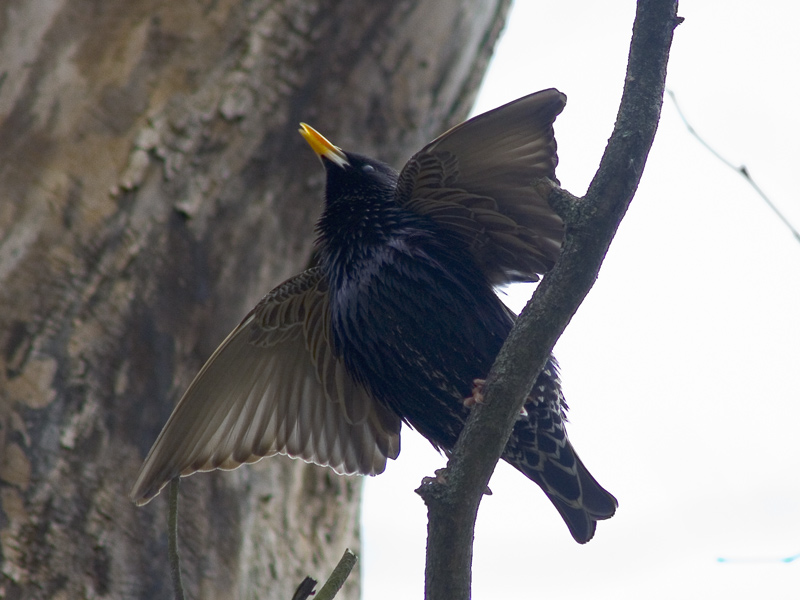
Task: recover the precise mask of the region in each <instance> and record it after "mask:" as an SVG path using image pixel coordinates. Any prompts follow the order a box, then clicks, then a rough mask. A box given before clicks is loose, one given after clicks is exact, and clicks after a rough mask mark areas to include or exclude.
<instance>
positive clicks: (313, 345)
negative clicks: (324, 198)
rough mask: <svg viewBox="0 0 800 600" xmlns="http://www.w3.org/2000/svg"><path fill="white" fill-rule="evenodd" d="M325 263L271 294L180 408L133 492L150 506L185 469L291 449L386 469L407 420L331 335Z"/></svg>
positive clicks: (326, 462) (369, 470)
mask: <svg viewBox="0 0 800 600" xmlns="http://www.w3.org/2000/svg"><path fill="white" fill-rule="evenodd" d="M328 314H329V311H328V295H327V283H326V281H325V279H324V277H323V276H322V274H321V272H320V270H319V269H309V270H308V271H305V272H303V273H301V274H300V275H297V276H296V277H293V278H292V279H289V280H288V281H286V282H285V283H283V284H282V285H280V286H279V287H277V288H276V289H275V290H273V291H272V292H270V293H269V294H268V295H267V296H265V297H264V298H263V299H262V300H261V302H259V303H258V305H257V306H256V307H255V308H254V309H253V310H252V311H251V312H250V314H248V315H247V317H245V318H244V320H243V321H242V322H241V323H240V324H239V326H238V327H236V329H234V330H233V331H232V332H231V334H230V335H229V336H228V337H227V338H226V339H225V341H224V342H222V344H221V345H220V346H219V348H217V350H216V351H215V352H214V354H213V355H212V356H211V358H209V359H208V362H206V364H205V365H204V366H203V368H202V370H201V371H200V373H198V375H197V376H196V377H195V378H194V381H192V383H191V385H190V386H189V388H188V389H187V390H186V393H185V394H184V395H183V397H182V398H181V400H180V402H179V403H178V405H177V406H176V407H175V410H174V411H173V412H172V415H171V416H170V418H169V420H168V421H167V424H166V425H165V426H164V429H163V430H162V431H161V434H160V435H159V436H158V439H157V440H156V443H155V444H154V445H153V448H152V449H151V450H150V453H149V454H148V456H147V458H146V459H145V461H144V464H143V465H142V468H141V470H140V472H139V477H138V479H137V481H136V484H135V485H134V487H133V490H132V491H131V498H132V499H133V500H134V501H135V502H136V503H137V504H145V503H147V502H148V501H149V500H150V499H152V498H153V497H154V496H156V495H157V494H158V492H159V491H160V490H161V488H162V487H163V486H164V485H165V484H166V483H167V482H168V481H169V480H170V479H172V478H174V477H176V476H177V475H179V474H180V475H189V474H191V473H194V472H195V471H210V470H213V469H234V468H236V467H238V466H240V465H242V464H244V463H250V462H255V461H257V460H259V459H260V458H262V457H264V456H269V455H272V454H279V453H280V454H288V455H290V456H294V457H297V458H302V459H305V460H307V461H311V462H314V463H317V464H319V465H323V466H330V467H332V468H333V469H334V470H336V471H337V472H339V473H350V474H352V473H362V474H369V475H373V474H377V473H380V472H382V471H383V470H384V468H385V466H386V459H387V458H396V457H397V455H398V453H399V452H400V437H399V434H400V420H399V419H398V417H397V416H396V415H395V414H393V413H391V412H390V411H388V410H387V409H385V408H384V407H382V406H381V405H379V404H378V403H376V402H374V401H373V400H372V398H371V397H370V395H369V394H368V393H367V391H366V390H365V389H364V388H363V387H362V386H361V385H359V384H357V383H356V382H355V381H353V379H352V378H351V377H350V376H349V375H348V374H347V372H346V371H345V367H344V364H343V363H342V361H341V360H340V359H338V358H337V357H335V356H334V355H333V352H332V350H331V347H330V344H329V341H328V331H329V322H328Z"/></svg>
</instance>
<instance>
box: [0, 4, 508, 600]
mask: <svg viewBox="0 0 800 600" xmlns="http://www.w3.org/2000/svg"><path fill="white" fill-rule="evenodd" d="M508 3H509V2H508V0H495V1H492V2H487V1H485V0H447V1H443V2H436V3H431V2H422V1H421V0H416V1H410V0H409V1H404V2H381V3H377V2H369V1H366V0H363V1H356V0H352V1H349V2H335V1H334V0H327V1H325V0H302V1H298V0H293V1H291V2H289V1H288V0H286V1H271V2H270V1H268V0H252V1H249V2H235V1H234V0H208V1H202V2H200V1H198V2H191V3H187V2H175V3H163V2H155V1H153V0H130V1H128V2H124V3H104V2H96V1H93V0H61V1H55V2H54V1H52V0H8V1H7V2H5V3H4V4H3V7H2V8H1V9H0V11H2V14H0V364H1V365H2V368H1V369H0V452H2V454H1V455H0V509H2V510H1V511H0V551H1V552H2V555H1V556H0V559H2V575H0V597H5V598H148V599H150V598H164V597H168V596H169V594H170V593H171V591H170V583H169V574H168V569H167V567H166V565H165V557H166V535H165V521H166V515H165V500H164V499H163V498H160V499H158V500H156V501H154V502H153V503H151V504H150V505H148V506H147V507H145V508H143V509H137V508H135V507H134V506H133V504H132V503H130V501H129V500H128V499H127V493H128V490H129V488H130V485H131V484H132V482H133V479H134V475H135V473H136V470H137V469H138V467H139V465H140V463H141V460H142V459H143V457H144V455H145V453H146V451H147V450H148V448H149V446H150V444H151V443H152V442H153V441H154V439H155V437H156V435H157V433H158V431H159V429H160V427H161V426H162V425H163V423H164V422H165V420H166V418H167V416H168V415H169V412H170V410H171V408H172V406H173V403H174V401H175V400H176V399H177V398H178V397H179V395H180V393H181V392H182V391H183V389H184V388H185V386H186V385H187V384H188V382H189V381H190V379H191V378H192V376H193V375H194V374H195V373H196V371H197V370H198V369H199V367H200V366H201V364H202V362H203V360H204V359H205V358H207V357H208V355H209V354H210V353H211V352H212V351H213V349H214V347H215V346H216V344H217V343H218V342H219V341H221V339H222V338H223V337H224V335H225V334H226V333H227V332H228V331H229V330H230V329H231V328H232V327H233V326H234V325H235V324H236V323H237V322H238V320H239V319H240V318H241V316H242V315H243V314H244V313H245V312H246V311H247V310H248V309H249V308H250V307H251V306H252V305H253V304H254V303H255V302H256V301H257V300H258V298H259V297H260V296H261V295H262V294H264V293H265V292H266V291H268V290H269V289H270V288H271V287H272V286H273V285H274V284H276V283H278V282H279V281H281V280H282V279H284V278H286V277H288V276H289V275H291V274H293V273H294V272H296V271H298V270H299V269H300V268H301V267H302V266H303V264H304V263H305V262H306V261H307V260H308V257H309V253H310V250H311V242H312V226H313V222H314V219H315V217H316V215H317V214H318V211H319V209H320V198H321V185H322V181H323V177H322V175H323V173H322V169H321V168H320V167H319V164H318V163H317V161H316V158H315V157H314V156H313V154H312V153H311V152H309V151H308V149H307V148H306V147H304V146H305V143H304V142H303V140H302V139H301V138H300V136H299V135H297V134H296V128H297V122H298V121H299V120H301V118H302V119H303V120H305V121H308V122H309V123H312V124H314V125H315V126H318V127H319V128H320V129H321V130H322V131H323V132H324V133H325V134H326V135H329V136H330V137H331V139H333V140H335V141H336V142H337V143H340V144H341V145H342V146H344V147H350V148H354V149H356V148H358V149H359V150H360V151H362V152H365V153H369V154H372V155H374V156H376V157H379V158H381V159H383V160H386V161H388V162H391V163H394V164H396V165H398V166H399V163H401V162H402V160H404V158H405V157H407V156H408V155H409V154H410V153H411V152H412V151H414V150H416V149H418V148H419V147H421V146H422V144H423V143H424V142H425V141H427V140H428V139H430V138H431V137H432V136H433V135H435V134H436V133H438V132H440V131H441V130H442V129H443V128H445V127H447V126H450V125H452V124H454V123H456V122H458V121H460V120H462V119H463V118H464V117H465V116H466V113H467V110H468V108H469V106H470V105H471V103H472V100H473V97H474V93H475V91H476V88H477V85H478V83H479V81H480V78H481V76H482V73H483V70H484V68H485V65H486V62H487V60H488V56H489V54H490V51H491V48H492V46H493V44H494V42H495V40H496V38H497V36H498V33H499V30H500V28H501V26H502V23H503V20H504V17H505V13H506V10H507V7H508ZM360 484H361V482H360V480H359V479H353V478H340V477H337V476H336V475H334V474H333V473H332V472H329V471H327V470H324V469H319V468H317V467H314V466H311V465H306V464H305V463H302V462H298V461H291V460H288V459H283V458H274V459H268V460H266V461H262V462H261V463H259V464H258V465H255V466H251V467H247V468H244V469H240V470H238V471H235V472H233V473H224V474H219V473H215V474H207V475H198V476H195V477H192V478H189V479H188V480H185V482H184V484H183V486H182V490H183V495H182V504H181V505H182V512H181V517H180V520H181V527H180V539H181V548H182V551H183V565H184V579H185V584H186V586H187V592H188V594H189V596H190V597H192V598H235V597H242V598H244V597H247V598H253V597H258V598H264V599H266V598H288V597H291V591H292V590H293V588H294V586H296V585H297V583H298V582H299V581H300V579H302V577H303V576H304V575H305V574H312V575H315V576H317V577H318V578H321V577H323V576H325V575H326V574H327V572H328V571H329V569H330V567H331V566H332V565H333V564H335V561H336V559H337V558H338V556H339V555H340V554H341V552H342V551H343V549H344V547H345V546H351V547H354V546H357V544H358V533H357V507H358V500H359V495H360ZM343 593H344V596H342V597H350V598H353V597H355V596H357V595H358V578H357V577H351V580H350V582H349V584H348V587H347V588H346V589H345V590H343Z"/></svg>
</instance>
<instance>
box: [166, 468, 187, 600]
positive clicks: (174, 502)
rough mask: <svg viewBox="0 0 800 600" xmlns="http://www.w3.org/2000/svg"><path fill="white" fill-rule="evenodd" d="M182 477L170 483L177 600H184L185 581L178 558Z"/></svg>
mask: <svg viewBox="0 0 800 600" xmlns="http://www.w3.org/2000/svg"><path fill="white" fill-rule="evenodd" d="M180 480H181V478H180V477H176V478H175V479H173V480H172V481H170V482H169V515H168V517H167V529H168V533H167V536H168V549H167V554H168V555H169V571H170V575H171V576H172V588H173V590H174V593H175V600H184V598H185V596H184V594H183V581H182V580H181V559H180V556H178V487H179V484H180Z"/></svg>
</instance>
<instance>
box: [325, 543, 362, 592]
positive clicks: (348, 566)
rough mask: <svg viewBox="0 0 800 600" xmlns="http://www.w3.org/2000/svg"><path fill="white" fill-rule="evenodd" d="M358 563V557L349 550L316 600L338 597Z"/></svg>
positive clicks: (345, 552)
mask: <svg viewBox="0 0 800 600" xmlns="http://www.w3.org/2000/svg"><path fill="white" fill-rule="evenodd" d="M357 562H358V557H357V556H356V555H355V554H353V553H352V552H351V551H350V548H347V549H346V550H345V551H344V554H343V555H342V558H340V559H339V564H338V565H336V568H335V569H334V570H333V573H331V576H330V577H328V581H326V582H325V585H323V586H322V588H320V590H319V591H318V592H317V598H316V600H333V597H334V596H336V594H337V593H338V591H339V590H340V589H341V587H342V586H343V585H344V582H345V581H347V577H348V576H349V575H350V571H352V570H353V567H355V566H356V563H357Z"/></svg>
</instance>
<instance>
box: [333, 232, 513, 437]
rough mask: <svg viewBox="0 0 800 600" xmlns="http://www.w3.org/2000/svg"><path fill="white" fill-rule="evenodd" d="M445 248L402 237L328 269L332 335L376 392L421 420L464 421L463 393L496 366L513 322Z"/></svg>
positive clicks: (488, 290)
mask: <svg viewBox="0 0 800 600" xmlns="http://www.w3.org/2000/svg"><path fill="white" fill-rule="evenodd" d="M438 250H439V249H438V248H437V247H436V246H435V245H432V247H428V246H425V245H419V244H413V243H411V242H408V241H403V240H394V241H393V242H392V243H387V244H383V245H382V246H381V247H380V248H375V249H373V250H372V251H371V252H370V253H364V254H363V255H362V256H360V257H358V258H359V259H358V260H355V261H353V260H351V262H350V263H349V264H348V265H347V266H346V270H344V268H342V270H341V271H339V272H337V273H335V274H333V276H332V277H330V279H331V281H332V285H331V290H330V294H331V296H330V298H331V302H330V307H331V327H332V332H331V333H332V337H333V344H334V348H335V351H336V352H337V354H339V355H340V356H342V358H343V359H344V362H345V365H346V366H347V369H348V371H349V372H350V373H351V375H353V377H354V378H355V379H357V380H358V381H360V382H362V383H364V384H365V385H366V386H367V388H368V389H370V391H371V393H372V394H373V395H374V396H375V397H376V398H377V399H379V400H381V401H384V402H386V403H387V404H388V405H390V406H391V407H392V408H393V409H394V410H395V411H396V412H398V414H400V415H401V416H402V417H404V418H406V419H407V420H409V422H411V424H412V425H414V426H415V427H417V428H419V425H418V424H417V422H420V423H421V422H425V423H430V422H437V421H439V422H442V423H443V424H444V423H446V422H452V423H454V425H453V427H454V428H457V429H460V424H459V425H458V426H456V425H455V421H459V422H460V421H461V420H462V419H463V417H464V414H465V412H464V411H465V409H464V408H463V405H462V402H461V401H462V399H463V398H464V397H466V396H467V395H469V393H470V390H471V387H472V382H473V380H474V379H475V378H480V377H485V376H486V374H487V373H488V369H489V368H490V367H491V364H492V362H493V361H494V358H495V356H496V354H497V352H498V351H499V349H500V346H501V345H502V343H503V340H504V339H505V337H506V335H507V334H508V331H509V329H510V327H511V320H510V317H509V316H508V314H507V312H506V311H505V309H504V307H503V306H502V304H501V302H500V300H499V299H498V298H497V296H496V295H495V294H494V292H493V290H492V289H491V286H489V284H488V283H487V282H486V281H485V280H484V279H483V278H482V276H481V275H480V273H479V272H478V270H477V268H472V266H471V265H470V264H469V262H468V261H466V260H459V259H458V257H455V258H454V257H453V256H450V255H449V254H448V253H447V252H443V251H438ZM351 259H352V257H351ZM423 433H424V432H423ZM455 435H457V432H456V434H455ZM447 436H448V437H449V434H447Z"/></svg>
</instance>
